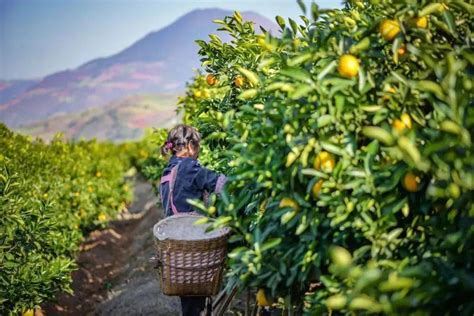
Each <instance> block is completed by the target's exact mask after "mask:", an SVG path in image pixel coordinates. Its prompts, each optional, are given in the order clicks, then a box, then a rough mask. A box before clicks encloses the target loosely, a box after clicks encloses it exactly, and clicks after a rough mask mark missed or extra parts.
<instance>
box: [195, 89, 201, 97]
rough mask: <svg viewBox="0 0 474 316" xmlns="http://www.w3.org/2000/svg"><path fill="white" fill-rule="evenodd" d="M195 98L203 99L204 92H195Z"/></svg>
mask: <svg viewBox="0 0 474 316" xmlns="http://www.w3.org/2000/svg"><path fill="white" fill-rule="evenodd" d="M194 97H195V98H200V97H202V92H201V91H200V90H197V91H195V92H194Z"/></svg>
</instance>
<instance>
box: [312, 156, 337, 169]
mask: <svg viewBox="0 0 474 316" xmlns="http://www.w3.org/2000/svg"><path fill="white" fill-rule="evenodd" d="M335 165H336V160H335V159H334V156H333V155H332V154H331V153H328V152H327V151H322V152H320V153H319V154H318V156H316V159H315V160H314V164H313V167H314V169H316V170H322V171H324V172H331V171H333V169H334V166H335Z"/></svg>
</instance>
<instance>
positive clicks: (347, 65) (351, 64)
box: [338, 54, 360, 78]
mask: <svg viewBox="0 0 474 316" xmlns="http://www.w3.org/2000/svg"><path fill="white" fill-rule="evenodd" d="M359 68H360V64H359V61H358V60H357V58H356V57H354V56H352V55H349V54H345V55H342V56H341V58H340V59H339V67H338V71H339V74H340V75H341V76H343V77H346V78H354V77H355V76H357V74H358V73H359Z"/></svg>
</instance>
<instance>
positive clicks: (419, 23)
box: [415, 16, 428, 29]
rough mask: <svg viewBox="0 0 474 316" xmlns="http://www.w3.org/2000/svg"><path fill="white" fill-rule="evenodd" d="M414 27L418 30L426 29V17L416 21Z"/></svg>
mask: <svg viewBox="0 0 474 316" xmlns="http://www.w3.org/2000/svg"><path fill="white" fill-rule="evenodd" d="M415 24H416V26H417V27H419V28H420V29H426V28H427V27H428V19H427V18H426V16H424V17H421V18H418V19H416V22H415Z"/></svg>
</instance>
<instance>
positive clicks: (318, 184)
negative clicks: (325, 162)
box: [311, 180, 323, 197]
mask: <svg viewBox="0 0 474 316" xmlns="http://www.w3.org/2000/svg"><path fill="white" fill-rule="evenodd" d="M322 187H323V180H319V181H318V182H316V183H315V184H314V185H313V188H312V189H311V192H313V196H314V197H317V196H318V195H319V192H321V188H322Z"/></svg>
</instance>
